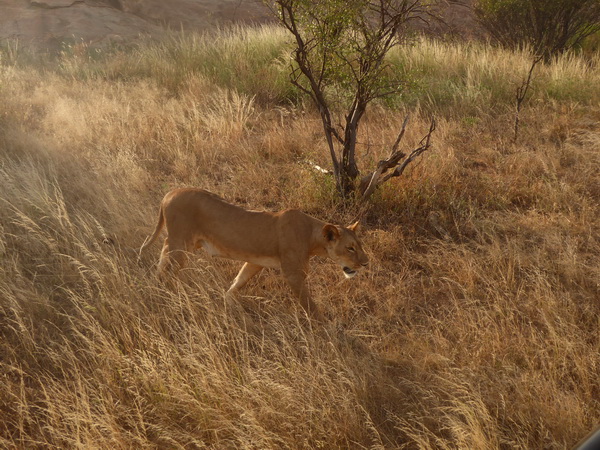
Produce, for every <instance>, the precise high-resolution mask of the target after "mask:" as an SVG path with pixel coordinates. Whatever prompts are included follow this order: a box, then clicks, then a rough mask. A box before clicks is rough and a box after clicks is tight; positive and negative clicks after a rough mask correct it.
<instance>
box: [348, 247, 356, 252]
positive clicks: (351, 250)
mask: <svg viewBox="0 0 600 450" xmlns="http://www.w3.org/2000/svg"><path fill="white" fill-rule="evenodd" d="M346 248H347V249H348V251H349V252H350V253H354V252H356V250H354V247H346Z"/></svg>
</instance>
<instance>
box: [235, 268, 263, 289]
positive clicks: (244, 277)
mask: <svg viewBox="0 0 600 450" xmlns="http://www.w3.org/2000/svg"><path fill="white" fill-rule="evenodd" d="M262 269H263V267H262V266H259V265H256V264H252V263H249V262H247V263H245V264H244V265H243V266H242V268H241V270H240V271H239V273H238V274H237V277H235V280H233V283H232V284H231V287H230V288H229V289H228V290H227V293H228V294H230V293H232V292H235V291H237V290H239V289H241V288H242V287H244V286H245V285H246V283H248V281H249V280H250V278H252V277H253V276H254V275H256V274H257V273H258V272H260V271H261V270H262Z"/></svg>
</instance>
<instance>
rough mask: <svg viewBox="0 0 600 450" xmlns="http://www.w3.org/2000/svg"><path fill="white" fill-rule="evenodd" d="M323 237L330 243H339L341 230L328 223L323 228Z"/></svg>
mask: <svg viewBox="0 0 600 450" xmlns="http://www.w3.org/2000/svg"><path fill="white" fill-rule="evenodd" d="M323 237H324V238H325V240H326V241H328V242H332V241H337V240H338V239H339V238H340V230H338V229H337V227H336V226H335V225H331V224H329V223H328V224H327V225H325V226H324V227H323Z"/></svg>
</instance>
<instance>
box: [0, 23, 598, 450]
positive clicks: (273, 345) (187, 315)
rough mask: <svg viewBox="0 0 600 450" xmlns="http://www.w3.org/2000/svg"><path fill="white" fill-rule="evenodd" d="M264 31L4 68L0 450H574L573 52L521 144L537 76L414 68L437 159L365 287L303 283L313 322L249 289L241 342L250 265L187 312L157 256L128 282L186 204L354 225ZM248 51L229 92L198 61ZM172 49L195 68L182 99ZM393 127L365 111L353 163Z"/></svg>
mask: <svg viewBox="0 0 600 450" xmlns="http://www.w3.org/2000/svg"><path fill="white" fill-rule="evenodd" d="M238 32H240V31H238ZM271 33H272V34H271V35H269V31H268V30H264V29H263V30H261V31H260V33H258V34H253V33H252V32H250V31H244V34H243V39H242V38H241V37H239V36H238V41H235V35H226V36H227V39H225V38H224V37H223V38H221V39H216V40H214V43H213V46H212V47H211V46H210V45H208V43H207V42H205V41H202V40H201V39H200V38H197V37H195V38H186V39H183V38H182V39H181V40H179V41H174V42H171V43H168V44H162V46H158V47H152V46H150V45H147V46H145V47H143V48H138V49H133V50H129V51H117V52H115V53H112V54H110V55H107V56H106V57H97V56H94V57H93V58H92V57H91V56H89V53H86V52H87V50H86V49H84V50H83V53H77V52H72V53H69V54H64V55H63V56H62V57H61V58H59V59H58V60H56V61H45V62H44V64H43V69H39V70H38V69H37V68H36V66H33V65H32V63H30V62H29V61H31V59H28V58H26V57H22V58H21V57H20V56H19V55H18V54H16V53H15V51H16V50H15V47H12V50H11V52H4V53H2V62H3V63H2V65H0V205H1V206H0V379H1V382H0V447H6V448H32V447H41V448H42V447H43V448H46V447H48V448H53V447H54V448H74V447H83V448H139V447H155V448H183V447H185V448H197V447H204V446H209V447H215V448H319V447H321V448H366V447H368V448H371V447H373V448H398V447H400V448H421V449H428V448H431V449H434V448H436V449H437V448H469V449H493V448H523V449H528V448H566V447H569V446H571V445H573V444H575V443H576V442H577V441H578V440H579V439H580V438H581V437H583V436H584V435H585V434H587V432H588V431H589V430H590V429H591V428H592V427H593V426H594V425H595V424H598V423H599V422H600V415H599V413H598V411H600V400H599V399H600V382H599V381H598V380H600V376H599V371H600V367H599V363H600V357H599V355H600V335H599V332H598V330H599V329H600V322H599V317H600V284H599V280H600V266H599V263H598V261H600V220H599V205H598V198H600V153H599V148H600V128H599V126H598V123H599V121H600V109H599V108H598V104H599V101H600V74H599V71H597V70H595V71H594V70H592V69H591V68H590V67H589V66H588V65H586V64H585V63H584V62H582V61H581V60H579V59H578V58H577V57H575V56H567V57H564V58H563V59H560V60H558V61H556V62H555V63H554V64H552V65H551V66H548V67H543V68H542V69H541V71H540V75H539V78H538V79H537V81H536V86H535V89H536V90H535V97H534V98H533V100H532V101H531V102H530V103H529V104H528V105H527V107H526V111H525V113H524V115H523V120H524V127H523V129H522V137H521V140H520V141H519V143H517V144H513V143H511V141H510V139H511V120H512V113H511V104H510V102H511V100H512V97H511V96H512V94H511V92H512V89H513V88H514V84H512V85H511V83H517V82H518V81H519V76H518V73H517V72H515V70H514V68H515V67H522V66H523V67H524V64H525V62H524V60H523V56H522V55H513V54H508V53H504V52H500V51H498V50H493V49H490V48H487V47H478V46H466V45H458V44H453V45H449V44H440V43H432V42H426V41H424V42H420V43H418V44H416V46H415V47H414V48H412V49H409V50H407V51H406V52H405V54H403V55H401V56H399V58H403V61H404V63H403V64H404V65H405V66H404V67H405V69H406V70H407V71H408V72H409V73H411V74H413V75H414V76H415V77H416V78H417V80H421V81H420V84H419V83H416V84H415V86H413V87H414V89H413V90H411V91H410V92H407V94H406V95H407V97H406V98H409V99H412V100H410V101H412V102H414V103H413V104H414V105H417V106H416V107H415V108H416V112H415V113H414V119H413V121H412V123H411V126H410V130H409V131H408V132H407V136H406V142H410V143H414V142H416V141H418V139H420V137H421V134H422V133H423V132H424V131H425V129H426V127H427V116H428V114H429V113H430V112H431V111H435V112H436V113H437V114H438V118H439V129H438V131H437V132H436V136H435V149H434V150H433V151H432V152H431V153H429V154H428V155H427V156H425V157H424V158H423V159H422V161H421V162H419V163H418V164H416V165H414V166H412V167H411V168H410V169H409V170H408V171H407V173H406V174H405V176H404V177H403V178H402V179H399V180H396V181H394V183H393V184H389V185H387V186H386V187H385V188H384V189H382V190H381V191H380V192H379V193H378V194H377V196H376V198H375V204H374V206H373V209H372V211H371V213H370V215H369V217H368V219H367V224H366V230H367V231H366V233H365V236H364V241H365V244H366V246H367V247H368V248H369V252H370V255H371V259H372V264H371V267H370V269H369V271H368V273H366V274H364V275H362V276H361V277H359V278H357V279H354V280H352V281H345V280H343V279H342V277H341V274H340V273H339V270H338V269H336V268H335V267H333V265H332V264H330V263H328V262H325V261H314V263H313V265H312V269H311V273H310V280H311V286H312V290H313V292H314V295H315V297H316V300H317V301H318V302H319V303H320V304H321V305H322V306H323V309H324V310H325V312H326V314H327V315H328V316H329V317H330V318H332V320H331V322H330V323H329V324H327V325H325V326H312V327H311V326H309V325H308V324H307V323H306V322H305V320H304V318H303V314H302V312H301V311H298V309H297V308H296V306H295V303H294V301H293V299H292V298H291V295H290V293H289V290H288V288H287V286H286V285H285V284H284V283H283V281H282V280H281V278H280V277H279V275H278V274H277V273H276V272H275V271H267V272H265V273H263V274H261V275H260V277H259V278H258V279H257V280H256V281H253V282H252V283H251V284H250V286H249V287H248V288H247V289H246V290H245V298H244V302H245V304H246V308H247V314H248V316H249V317H252V318H253V321H254V325H255V326H254V327H246V326H245V324H244V321H243V320H241V319H240V318H239V317H234V316H233V315H231V314H230V313H228V311H227V310H226V308H225V306H224V303H223V292H224V289H226V288H227V286H228V282H229V281H230V280H231V279H232V277H233V276H234V275H235V272H236V269H238V268H239V264H238V263H235V262H227V261H219V260H210V259H207V258H206V257H204V256H203V255H198V256H197V258H196V259H195V262H194V264H193V266H192V267H191V268H190V269H189V270H188V271H187V272H188V276H187V278H188V282H186V283H181V284H180V285H179V286H178V287H177V288H175V289H166V288H164V287H163V286H161V285H160V284H159V283H157V281H156V280H155V279H154V277H153V274H152V271H153V266H152V265H153V263H154V262H155V261H156V259H157V256H158V248H156V247H155V248H153V250H152V252H150V253H152V254H149V255H146V256H145V258H144V259H143V261H142V264H141V265H139V264H138V263H137V261H136V258H135V255H134V254H133V252H132V250H131V248H136V247H138V246H139V245H140V244H141V242H142V241H143V239H144V238H145V236H146V235H147V234H149V232H150V231H151V230H152V227H153V226H154V220H155V215H156V208H157V204H158V201H159V200H160V198H161V196H162V195H163V194H164V193H165V192H166V191H167V190H168V189H170V188H172V187H175V186H183V185H193V186H200V187H205V188H209V189H211V190H213V191H215V192H216V193H218V194H220V195H222V196H224V197H226V198H228V199H230V200H232V201H236V202H238V203H240V204H244V205H247V206H248V207H253V208H272V209H280V208H285V207H299V208H302V209H303V210H305V211H307V212H309V213H311V214H313V215H315V216H318V217H320V218H322V219H325V220H332V221H336V222H345V221H347V220H349V219H350V216H351V212H350V211H345V210H344V209H343V208H341V207H340V205H339V204H338V203H337V201H336V199H335V196H334V194H333V186H332V182H331V180H330V179H329V178H328V177H327V176H326V175H321V174H316V173H313V172H311V170H310V168H308V167H307V165H306V164H304V163H303V161H305V160H311V161H315V162H318V163H319V164H321V165H323V166H327V151H326V148H325V145H324V143H323V141H322V138H321V131H320V124H319V120H318V116H317V114H316V113H315V112H314V111H312V110H311V109H310V108H303V107H302V106H301V103H302V102H293V101H292V102H289V100H290V99H292V100H293V99H294V98H295V95H297V94H294V93H291V94H290V91H286V90H285V89H289V88H283V84H281V85H278V86H281V90H273V89H274V88H273V84H271V82H270V81H269V80H271V81H273V83H275V80H279V81H277V83H279V82H280V81H281V80H284V79H285V73H284V69H285V64H282V63H281V55H282V54H285V51H284V50H283V48H284V47H283V37H282V35H281V33H280V32H279V31H273V30H271ZM269 36H271V37H272V40H269V39H268V38H269ZM228 39H229V40H228ZM252 39H256V40H255V41H252ZM224 42H225V43H226V44H227V46H226V47H223V45H224V44H223V43H224ZM200 44H202V45H200ZM192 45H195V46H196V47H190V46H192ZM178 46H179V47H178ZM203 46H204V47H203ZM240 46H246V47H245V48H247V49H249V48H263V49H268V50H264V51H259V50H257V51H256V52H255V53H252V52H251V51H249V50H248V51H246V52H242V54H241V55H240V58H244V57H246V58H247V59H248V61H259V62H260V61H271V63H272V64H268V65H266V66H265V67H267V68H268V70H266V69H265V72H263V73H262V74H259V75H257V74H256V73H255V71H253V69H252V67H255V66H252V65H250V66H249V64H250V62H248V61H243V60H239V61H236V60H234V59H233V58H232V57H231V55H232V54H233V50H232V53H227V54H226V55H227V57H223V64H225V65H227V67H228V68H227V71H229V72H230V77H229V78H227V79H224V78H223V77H221V76H213V75H215V73H217V72H218V71H219V70H220V69H223V67H224V66H219V65H218V64H217V62H216V60H214V59H213V61H214V62H213V64H214V68H213V69H214V70H213V72H214V73H213V74H212V75H211V73H210V71H208V72H207V71H206V70H205V69H206V67H204V66H202V67H200V65H199V63H198V62H197V60H194V59H193V58H194V57H196V52H201V51H204V52H212V54H219V52H225V50H224V48H234V49H235V48H240ZM167 48H169V49H171V50H170V53H169V52H165V49H167ZM175 50H177V51H175ZM168 54H176V55H182V54H184V55H188V59H187V60H186V61H187V62H185V64H186V65H185V67H184V66H178V67H172V69H171V70H172V77H171V78H169V76H168V73H169V72H168V70H167V69H168V68H169V64H170V62H171V63H173V64H175V62H173V61H172V60H169V59H168ZM223 54H225V53H223ZM149 55H151V56H152V57H150V56H149ZM149 61H154V62H155V63H154V66H152V65H151V64H150V63H149ZM194 61H196V62H194ZM136 64H137V66H136ZM256 64H259V63H256ZM260 64H262V63H260ZM590 64H592V65H595V67H596V69H597V64H598V59H596V60H595V62H592V63H590ZM142 66H143V67H144V70H141V69H140V67H142ZM157 67H158V68H157ZM203 67H204V68H203ZM249 67H250V69H249ZM134 69H135V70H134ZM248 70H250V71H252V73H248V72H246V71H248ZM265 74H268V77H271V78H268V77H267V75H265ZM418 74H421V75H422V77H421V76H420V75H418ZM246 75H247V78H248V80H245V81H243V82H242V81H240V83H242V85H240V86H238V81H236V80H244V78H245V77H246ZM259 79H262V80H263V81H262V82H261V83H259V82H257V80H259ZM423 80H425V81H423ZM428 85H431V86H432V87H431V89H430V90H427V86H428ZM277 89H280V88H277ZM582 89H584V92H582V91H581V90H582ZM397 108H398V109H388V108H387V107H386V106H383V105H379V106H376V107H375V108H374V109H372V110H371V113H370V115H369V117H368V118H367V123H366V124H365V125H366V126H365V128H364V130H365V135H364V136H363V142H364V148H363V149H362V150H364V152H363V154H365V153H366V156H364V157H363V159H362V161H361V162H362V163H363V164H364V165H369V164H374V163H375V162H376V161H377V160H378V158H379V157H380V155H381V154H382V153H384V152H385V151H386V148H385V147H384V146H382V145H380V144H382V143H385V142H387V143H388V144H389V143H390V142H393V139H394V137H395V135H394V133H395V132H396V131H397V129H398V126H399V124H400V123H401V121H402V119H403V116H404V113H405V111H404V110H403V109H402V108H399V107H397ZM367 147H368V148H367ZM105 238H110V239H112V240H113V241H114V245H109V244H104V243H103V240H104V239H105Z"/></svg>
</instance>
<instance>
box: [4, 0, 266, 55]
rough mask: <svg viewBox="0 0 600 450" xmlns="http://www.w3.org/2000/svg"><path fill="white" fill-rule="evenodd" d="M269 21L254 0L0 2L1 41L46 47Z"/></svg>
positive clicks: (48, 0)
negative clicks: (167, 31) (14, 41)
mask: <svg viewBox="0 0 600 450" xmlns="http://www.w3.org/2000/svg"><path fill="white" fill-rule="evenodd" d="M268 20H269V11H268V10H267V9H266V7H265V6H264V5H263V4H262V3H261V2H260V1H258V0H168V1H167V0H0V40H3V39H11V38H12V39H19V40H20V41H22V42H25V43H34V44H37V45H41V46H44V47H49V48H57V47H59V46H60V45H61V44H62V43H63V42H69V41H71V42H73V41H75V42H77V41H81V40H83V41H86V42H90V43H92V44H95V45H101V44H102V43H103V42H105V41H108V40H114V39H118V40H129V39H132V38H135V37H137V36H140V35H150V36H158V35H160V34H161V33H163V32H164V31H165V30H166V29H172V30H181V29H184V30H190V31H203V30H206V29H208V28H211V27H214V26H216V25H218V24H228V23H263V22H266V21H268Z"/></svg>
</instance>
